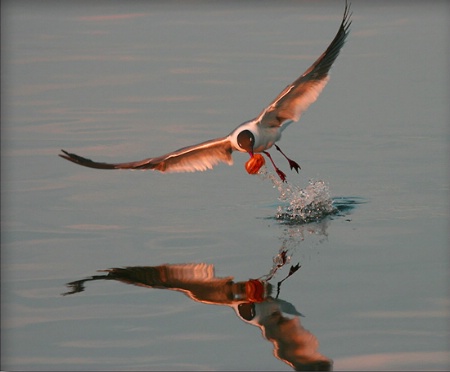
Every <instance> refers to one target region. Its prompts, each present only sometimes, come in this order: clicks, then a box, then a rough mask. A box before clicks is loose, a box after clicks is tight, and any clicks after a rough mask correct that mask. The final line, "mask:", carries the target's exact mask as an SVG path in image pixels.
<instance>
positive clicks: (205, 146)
mask: <svg viewBox="0 0 450 372" xmlns="http://www.w3.org/2000/svg"><path fill="white" fill-rule="evenodd" d="M349 18H350V13H349V7H348V6H347V4H346V6H345V11H344V16H343V19H342V22H341V25H340V27H339V30H338V32H337V34H336V36H335V38H334V39H333V41H332V42H331V44H330V45H329V46H328V48H327V50H326V51H325V52H324V53H323V54H322V55H321V56H320V57H319V58H318V59H317V60H316V61H315V62H314V63H313V64H312V66H311V67H309V68H308V69H307V70H306V71H305V72H304V73H303V75H301V76H300V77H299V78H298V79H297V80H295V81H294V82H293V83H292V84H289V85H288V86H287V87H286V88H285V89H284V90H283V91H282V92H281V93H280V94H279V95H278V97H276V98H275V100H274V101H273V102H272V103H271V104H270V105H268V106H267V107H266V108H265V109H264V110H262V112H261V113H260V114H259V115H258V116H257V117H256V118H254V119H252V120H249V121H246V122H244V123H242V124H241V125H239V126H238V127H237V128H236V129H235V130H233V131H232V132H231V133H230V134H229V135H228V136H225V137H221V138H216V139H212V140H209V141H206V142H203V143H200V144H197V145H193V146H187V147H184V148H182V149H179V150H176V151H173V152H169V153H168V154H165V155H162V156H159V157H154V158H148V159H144V160H140V161H132V162H127V163H101V162H96V161H92V160H90V159H87V158H84V157H81V156H79V155H76V154H73V153H69V152H67V151H64V150H62V152H63V154H60V155H59V156H61V157H62V158H64V159H67V160H69V161H71V162H74V163H76V164H80V165H83V166H85V167H89V168H97V169H141V170H145V169H153V170H158V171H160V172H195V171H204V170H206V169H211V168H212V167H213V166H215V165H216V164H218V163H220V162H224V163H227V164H229V165H231V164H232V163H233V159H232V157H231V153H232V152H233V151H241V152H247V153H248V154H249V155H250V160H249V161H248V162H247V166H246V168H247V171H248V172H249V173H256V172H257V171H258V170H259V168H260V167H261V166H262V165H263V164H264V159H263V157H262V156H261V155H259V154H258V156H256V157H255V156H254V155H255V153H261V152H262V153H264V154H265V155H267V156H268V158H269V160H270V161H271V162H272V164H273V166H274V167H275V170H276V172H277V174H278V175H279V177H280V178H281V180H283V181H284V180H285V179H286V175H285V174H284V173H283V172H282V171H281V170H280V169H278V168H277V167H276V165H275V163H274V162H273V160H272V158H271V156H270V154H269V153H268V152H267V151H266V150H268V149H270V148H271V147H272V146H273V145H275V148H276V149H277V150H278V151H280V152H281V154H283V155H284V156H285V157H286V159H287V160H288V161H289V165H290V168H291V169H295V170H296V171H297V172H298V169H299V168H300V166H299V165H298V164H297V163H296V162H295V161H293V160H291V159H289V158H288V157H287V156H286V155H285V154H284V153H283V152H282V151H281V149H280V148H279V147H278V146H277V145H276V144H275V142H277V141H279V140H280V138H281V133H282V132H283V130H284V129H286V128H287V126H288V125H289V124H290V123H292V122H293V121H298V120H299V119H300V117H301V115H302V114H303V112H304V111H305V110H306V109H307V108H308V107H309V105H311V104H312V103H313V102H314V101H316V99H317V97H318V96H319V94H320V93H321V92H322V90H323V88H324V87H325V85H326V84H327V82H328V80H329V75H328V73H329V70H330V68H331V66H332V64H333V63H334V61H335V60H336V58H337V56H338V55H339V52H340V50H341V48H342V47H343V45H344V43H345V40H346V38H347V35H348V33H349V27H350V24H351V21H350V20H349Z"/></svg>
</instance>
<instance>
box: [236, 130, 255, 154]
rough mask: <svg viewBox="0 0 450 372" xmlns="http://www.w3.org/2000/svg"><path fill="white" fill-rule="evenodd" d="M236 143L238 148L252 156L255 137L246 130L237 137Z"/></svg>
mask: <svg viewBox="0 0 450 372" xmlns="http://www.w3.org/2000/svg"><path fill="white" fill-rule="evenodd" d="M237 143H238V145H239V147H240V148H241V149H243V150H245V151H247V152H248V153H249V154H250V156H253V146H254V144H255V136H254V135H253V133H252V132H250V131H249V130H248V129H246V130H243V131H242V132H241V133H239V134H238V136H237Z"/></svg>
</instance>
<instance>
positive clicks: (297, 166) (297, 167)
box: [275, 145, 302, 173]
mask: <svg viewBox="0 0 450 372" xmlns="http://www.w3.org/2000/svg"><path fill="white" fill-rule="evenodd" d="M275 148H276V149H277V150H278V151H279V152H281V154H283V156H284V157H285V158H286V159H287V161H288V162H289V166H290V167H291V170H292V169H295V170H296V172H297V173H298V170H299V169H302V168H301V167H300V165H298V163H297V162H296V161H294V160H292V159H289V158H288V157H287V156H286V155H285V153H284V152H283V151H281V149H280V148H279V147H278V146H277V145H275Z"/></svg>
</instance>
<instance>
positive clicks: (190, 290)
mask: <svg viewBox="0 0 450 372" xmlns="http://www.w3.org/2000/svg"><path fill="white" fill-rule="evenodd" d="M297 269H298V266H297V267H295V266H294V267H291V270H290V273H289V275H288V276H290V275H292V274H293V273H294V272H295V271H296V270H297ZM103 271H104V272H107V274H106V275H96V276H92V277H90V278H86V279H82V280H77V281H74V282H71V283H68V284H67V286H68V287H69V288H70V289H71V291H69V292H66V293H64V295H69V294H74V293H77V292H82V291H84V283H85V282H88V281H95V280H116V281H120V282H123V283H127V284H133V285H137V286H141V287H147V288H160V289H170V290H174V291H179V292H183V293H184V294H186V295H187V296H188V297H189V298H191V299H192V300H194V301H196V302H200V303H205V304H213V305H227V306H230V307H232V308H233V309H234V310H235V312H236V314H237V315H238V316H239V317H240V318H241V319H242V320H243V321H244V322H246V323H249V324H252V325H255V326H257V327H259V328H260V329H261V332H262V334H263V336H264V337H265V338H266V339H267V340H269V341H270V342H272V343H273V345H274V355H275V356H276V357H277V358H279V359H280V360H282V361H284V362H285V363H287V364H288V365H290V366H292V367H293V368H294V369H295V370H330V369H331V366H332V362H331V360H330V359H328V358H326V357H325V356H323V355H322V354H320V353H319V352H318V347H319V343H318V341H317V338H316V337H315V336H314V335H313V334H312V333H310V332H309V331H307V330H306V329H305V328H303V327H302V325H301V323H300V320H299V316H301V314H300V313H299V312H298V311H297V310H296V309H295V307H294V306H293V305H292V304H291V303H289V302H287V301H284V300H281V299H279V298H277V297H276V298H274V297H272V285H271V284H270V283H269V282H268V281H267V280H263V279H251V280H247V281H245V282H234V281H233V277H224V278H218V277H216V276H215V273H214V265H209V264H205V263H200V264H179V265H161V266H153V267H150V266H136V267H126V268H114V269H109V270H103ZM285 279H286V278H285ZM283 281H284V279H283ZM281 282H282V281H281ZM281 282H280V283H281ZM284 314H290V315H293V316H294V317H293V318H290V317H287V316H285V315H284Z"/></svg>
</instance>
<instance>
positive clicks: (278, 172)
mask: <svg viewBox="0 0 450 372" xmlns="http://www.w3.org/2000/svg"><path fill="white" fill-rule="evenodd" d="M263 153H264V154H266V156H267V157H268V158H269V159H270V161H271V162H272V165H273V167H274V168H275V171H276V172H277V174H278V176H279V177H280V178H281V181H283V182H286V174H285V173H284V172H282V171H281V170H280V169H279V168H278V167H277V166H276V165H275V163H274V161H273V159H272V157H271V156H270V154H269V153H268V152H267V151H263Z"/></svg>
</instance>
